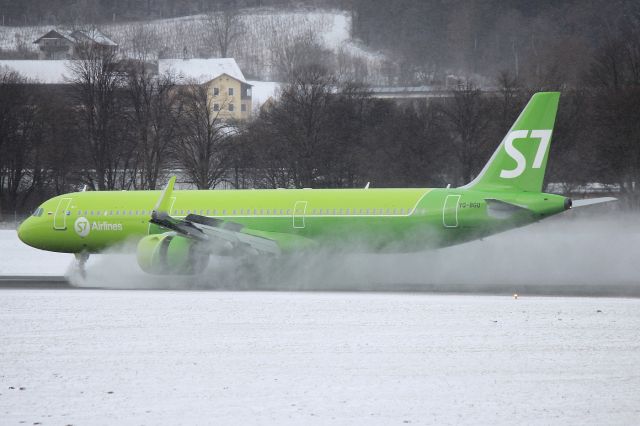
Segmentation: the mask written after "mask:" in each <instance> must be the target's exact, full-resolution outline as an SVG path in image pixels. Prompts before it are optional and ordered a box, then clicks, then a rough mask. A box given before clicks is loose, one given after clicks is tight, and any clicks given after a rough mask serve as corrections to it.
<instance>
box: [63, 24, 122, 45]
mask: <svg viewBox="0 0 640 426" xmlns="http://www.w3.org/2000/svg"><path fill="white" fill-rule="evenodd" d="M71 36H72V37H74V38H75V39H76V40H78V41H81V40H80V37H85V38H87V39H89V40H91V41H93V42H94V43H97V44H100V45H102V46H117V45H118V43H116V42H115V41H113V40H111V39H110V38H109V37H107V36H106V35H104V34H103V33H102V32H100V30H98V29H97V28H92V29H90V30H78V31H74V32H72V33H71Z"/></svg>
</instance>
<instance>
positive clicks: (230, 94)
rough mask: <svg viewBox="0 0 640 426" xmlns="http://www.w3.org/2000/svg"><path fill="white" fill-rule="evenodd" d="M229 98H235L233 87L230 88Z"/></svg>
mask: <svg viewBox="0 0 640 426" xmlns="http://www.w3.org/2000/svg"><path fill="white" fill-rule="evenodd" d="M229 96H233V87H229Z"/></svg>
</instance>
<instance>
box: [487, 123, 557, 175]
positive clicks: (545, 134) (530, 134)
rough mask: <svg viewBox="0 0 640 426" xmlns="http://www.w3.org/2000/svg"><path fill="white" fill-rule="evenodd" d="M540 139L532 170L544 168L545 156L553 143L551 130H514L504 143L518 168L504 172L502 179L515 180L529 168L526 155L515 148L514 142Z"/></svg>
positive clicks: (501, 173) (502, 172)
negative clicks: (551, 142) (550, 143)
mask: <svg viewBox="0 0 640 426" xmlns="http://www.w3.org/2000/svg"><path fill="white" fill-rule="evenodd" d="M526 138H531V139H540V144H538V151H537V152H536V157H535V158H534V159H533V165H532V166H531V168H533V169H539V168H540V167H542V162H543V161H544V155H545V153H546V152H547V148H548V146H549V142H550V141H551V130H514V131H513V132H511V133H509V134H508V135H507V137H506V139H505V141H504V149H505V151H507V155H508V156H509V157H511V158H513V159H514V160H515V162H516V168H515V169H513V170H502V171H501V172H500V177H501V178H505V179H513V178H517V177H518V176H520V175H521V174H522V173H524V171H525V169H526V167H527V159H526V158H525V157H524V154H523V153H522V152H520V151H519V150H518V148H516V147H515V146H513V142H514V141H515V140H516V139H526Z"/></svg>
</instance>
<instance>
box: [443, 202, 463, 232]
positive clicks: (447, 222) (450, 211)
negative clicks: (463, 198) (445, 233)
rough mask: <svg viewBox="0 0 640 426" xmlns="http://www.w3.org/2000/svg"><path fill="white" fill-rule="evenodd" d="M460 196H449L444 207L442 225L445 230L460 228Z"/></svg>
mask: <svg viewBox="0 0 640 426" xmlns="http://www.w3.org/2000/svg"><path fill="white" fill-rule="evenodd" d="M459 205H460V195H447V198H445V200H444V205H443V206H442V225H443V226H444V227H445V228H457V227H458V206H459Z"/></svg>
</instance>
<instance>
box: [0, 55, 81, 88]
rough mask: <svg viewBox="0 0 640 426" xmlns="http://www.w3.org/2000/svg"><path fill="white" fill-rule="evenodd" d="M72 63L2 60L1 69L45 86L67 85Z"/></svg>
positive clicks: (0, 62) (0, 61)
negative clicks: (14, 72) (16, 73)
mask: <svg viewBox="0 0 640 426" xmlns="http://www.w3.org/2000/svg"><path fill="white" fill-rule="evenodd" d="M70 62H71V61H38V60H0V68H1V69H3V70H4V69H10V70H11V71H16V72H18V73H19V74H20V75H21V76H22V77H25V78H27V79H29V80H34V81H37V82H39V83H44V84H66V83H68V81H67V80H66V79H65V77H69V76H70V74H71V73H70V72H69V68H68V64H69V63H70Z"/></svg>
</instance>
